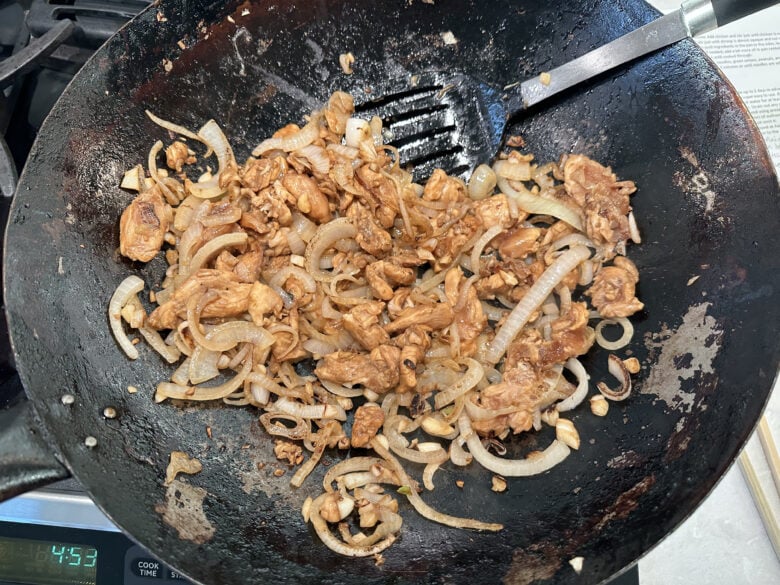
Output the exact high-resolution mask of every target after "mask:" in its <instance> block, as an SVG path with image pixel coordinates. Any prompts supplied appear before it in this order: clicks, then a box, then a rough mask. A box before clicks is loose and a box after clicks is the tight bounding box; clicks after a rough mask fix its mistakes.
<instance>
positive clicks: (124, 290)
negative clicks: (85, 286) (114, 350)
mask: <svg viewBox="0 0 780 585" xmlns="http://www.w3.org/2000/svg"><path fill="white" fill-rule="evenodd" d="M143 289H144V281H143V280H141V279H140V278H138V277H137V276H128V277H127V278H125V279H124V280H123V281H122V282H120V283H119V286H118V287H116V290H115V291H114V294H113V295H111V300H110V301H109V302H108V322H109V324H110V325H111V332H112V333H113V334H114V338H115V339H116V341H117V343H118V344H119V347H121V348H122V351H124V352H125V353H126V354H127V357H129V358H130V359H131V360H135V359H138V350H137V349H136V348H135V346H134V345H133V344H132V342H131V341H130V338H129V337H127V333H125V330H124V328H123V327H122V307H124V306H125V305H126V304H127V302H128V301H129V300H130V299H131V298H132V297H133V296H134V295H137V294H138V293H139V292H141V291H142V290H143Z"/></svg>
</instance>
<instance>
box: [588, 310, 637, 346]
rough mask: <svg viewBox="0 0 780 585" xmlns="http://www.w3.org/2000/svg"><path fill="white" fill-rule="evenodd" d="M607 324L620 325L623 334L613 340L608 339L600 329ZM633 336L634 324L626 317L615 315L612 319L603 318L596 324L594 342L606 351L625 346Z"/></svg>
mask: <svg viewBox="0 0 780 585" xmlns="http://www.w3.org/2000/svg"><path fill="white" fill-rule="evenodd" d="M607 325H620V327H622V328H623V334H622V335H621V336H620V338H619V339H616V340H615V341H609V340H608V339H607V338H606V337H604V333H602V331H601V330H602V329H604V327H606V326H607ZM633 336H634V325H633V324H632V323H631V321H629V320H628V319H627V318H626V317H615V318H614V319H604V320H602V321H599V322H598V323H597V324H596V343H598V344H599V345H600V346H601V347H603V348H604V349H606V350H608V351H615V350H617V349H621V348H623V347H625V346H627V345H628V344H629V343H630V342H631V338H632V337H633Z"/></svg>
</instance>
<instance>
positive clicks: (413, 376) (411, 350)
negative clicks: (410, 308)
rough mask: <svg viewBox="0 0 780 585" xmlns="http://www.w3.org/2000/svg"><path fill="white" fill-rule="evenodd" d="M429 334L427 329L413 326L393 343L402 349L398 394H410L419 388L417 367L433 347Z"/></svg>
mask: <svg viewBox="0 0 780 585" xmlns="http://www.w3.org/2000/svg"><path fill="white" fill-rule="evenodd" d="M429 333H430V330H429V329H428V328H426V327H423V326H421V325H412V326H411V327H409V328H408V329H406V330H405V331H404V332H403V333H401V334H400V335H398V336H397V337H395V338H394V339H393V343H395V344H396V345H397V346H398V347H400V348H401V380H400V383H399V384H398V388H396V392H408V391H409V390H411V389H413V388H414V387H416V386H417V367H418V366H419V365H420V364H421V363H422V362H423V360H424V359H425V352H426V351H427V350H428V348H429V347H430V346H431V338H430V335H429Z"/></svg>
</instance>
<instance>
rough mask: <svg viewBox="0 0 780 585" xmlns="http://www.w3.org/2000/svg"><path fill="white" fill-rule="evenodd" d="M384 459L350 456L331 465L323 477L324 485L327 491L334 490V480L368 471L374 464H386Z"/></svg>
mask: <svg viewBox="0 0 780 585" xmlns="http://www.w3.org/2000/svg"><path fill="white" fill-rule="evenodd" d="M384 463H385V462H384V459H380V458H379V457H349V458H348V459H344V460H343V461H339V462H338V463H336V465H334V466H332V467H330V468H329V469H328V472H327V473H326V474H325V477H323V478H322V487H323V488H325V491H326V492H332V491H333V482H334V481H337V479H338V478H339V477H341V476H344V475H347V474H348V473H355V472H358V471H368V470H369V469H371V468H372V467H373V466H374V465H380V466H382V465H384Z"/></svg>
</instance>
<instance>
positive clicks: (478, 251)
mask: <svg viewBox="0 0 780 585" xmlns="http://www.w3.org/2000/svg"><path fill="white" fill-rule="evenodd" d="M502 231H504V228H503V227H502V226H500V225H494V226H492V227H489V228H488V230H487V231H486V232H485V233H484V234H482V236H480V238H479V239H478V240H477V241H476V242H475V244H474V247H473V248H472V249H471V271H472V272H473V273H474V274H479V259H480V257H481V256H482V251H483V250H484V249H485V246H487V245H488V244H489V243H490V242H491V241H492V240H493V238H495V237H496V236H497V235H498V234H500V233H501V232H502Z"/></svg>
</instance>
